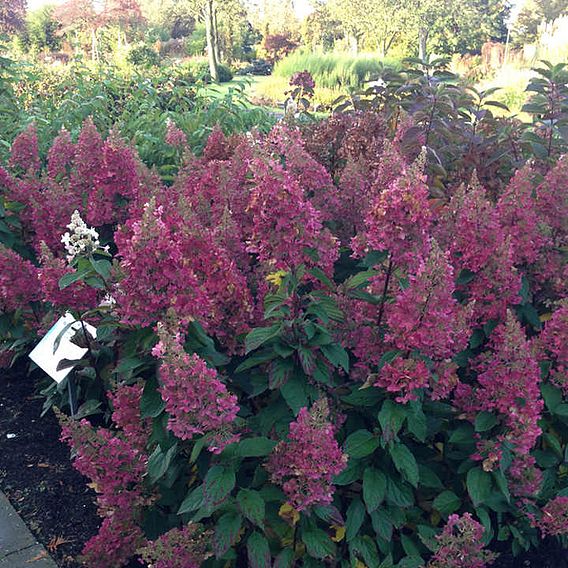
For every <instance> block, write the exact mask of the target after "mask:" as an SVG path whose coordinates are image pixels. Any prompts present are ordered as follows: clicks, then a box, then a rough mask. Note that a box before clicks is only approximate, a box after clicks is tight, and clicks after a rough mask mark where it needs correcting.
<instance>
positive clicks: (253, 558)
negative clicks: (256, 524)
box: [247, 531, 272, 568]
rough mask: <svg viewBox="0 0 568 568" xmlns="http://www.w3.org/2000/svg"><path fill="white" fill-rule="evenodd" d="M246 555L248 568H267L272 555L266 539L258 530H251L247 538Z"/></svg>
mask: <svg viewBox="0 0 568 568" xmlns="http://www.w3.org/2000/svg"><path fill="white" fill-rule="evenodd" d="M247 556H248V565H249V566H250V568H267V566H270V565H271V560H272V557H271V555H270V548H269V546H268V541H267V540H266V538H264V536H263V535H261V534H260V533H259V532H256V531H255V532H253V533H252V534H251V535H250V536H249V538H248V540H247Z"/></svg>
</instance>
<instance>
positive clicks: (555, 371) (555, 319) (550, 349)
mask: <svg viewBox="0 0 568 568" xmlns="http://www.w3.org/2000/svg"><path fill="white" fill-rule="evenodd" d="M538 346H539V358H540V359H542V360H545V361H550V362H551V364H552V367H551V370H550V376H551V379H552V381H553V382H554V383H555V384H556V385H557V386H559V387H560V388H561V389H562V390H563V391H564V393H565V394H568V299H564V300H562V301H561V302H560V306H559V307H558V308H557V309H556V310H555V311H554V312H553V314H552V317H551V319H550V321H548V322H547V323H546V324H545V326H544V331H543V332H542V333H541V334H540V336H539V338H538Z"/></svg>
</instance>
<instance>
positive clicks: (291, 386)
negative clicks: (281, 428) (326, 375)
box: [280, 376, 309, 416]
mask: <svg viewBox="0 0 568 568" xmlns="http://www.w3.org/2000/svg"><path fill="white" fill-rule="evenodd" d="M306 387H307V383H306V380H305V379H302V378H300V377H298V376H292V377H290V378H289V379H288V381H286V383H285V384H283V385H282V386H281V387H280V394H281V395H282V398H283V399H284V400H285V401H286V403H287V404H288V406H289V407H290V409H291V410H292V412H293V413H294V416H296V415H297V414H298V412H300V409H301V408H303V407H304V406H306V407H307V406H308V405H309V399H308V392H307V388H306Z"/></svg>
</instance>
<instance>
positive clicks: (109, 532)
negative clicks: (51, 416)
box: [59, 414, 147, 568]
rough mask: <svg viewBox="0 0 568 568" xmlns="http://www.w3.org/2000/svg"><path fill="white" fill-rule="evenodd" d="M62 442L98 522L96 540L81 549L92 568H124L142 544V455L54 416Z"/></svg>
mask: <svg viewBox="0 0 568 568" xmlns="http://www.w3.org/2000/svg"><path fill="white" fill-rule="evenodd" d="M59 420H60V422H61V425H62V429H61V440H62V441H65V442H67V443H68V444H69V446H70V447H71V448H72V449H73V452H74V461H73V466H74V467H75V469H77V471H79V472H80V473H81V474H83V475H85V476H86V477H88V478H89V479H90V480H91V482H92V483H91V486H92V487H93V488H94V489H95V491H96V492H97V494H98V495H97V503H98V507H99V514H100V515H101V516H102V517H103V523H102V526H101V528H100V530H99V532H98V534H97V535H95V536H94V537H93V538H91V539H90V540H89V541H88V542H87V544H86V545H85V547H84V549H83V555H84V556H85V558H86V561H87V564H88V565H89V566H93V567H94V568H103V567H104V568H107V567H108V566H116V567H120V566H123V565H124V564H126V563H127V562H128V560H129V559H130V558H131V557H132V555H133V554H134V553H135V551H136V550H137V548H138V547H139V546H140V545H141V544H142V538H143V535H142V531H141V529H140V527H139V519H138V517H139V515H140V511H141V508H142V507H143V506H144V504H145V502H146V500H147V499H146V497H145V495H144V491H143V486H142V481H143V475H144V474H145V472H146V463H147V455H146V454H145V453H144V452H143V451H142V450H141V449H140V448H138V447H136V446H135V444H133V443H132V442H131V441H130V440H127V439H125V438H123V437H121V436H119V435H117V434H116V433H114V432H112V431H110V430H107V429H104V428H99V429H98V430H95V429H94V428H93V427H92V426H91V425H90V424H89V422H87V420H81V421H75V420H73V419H69V418H67V417H65V416H63V415H62V414H59Z"/></svg>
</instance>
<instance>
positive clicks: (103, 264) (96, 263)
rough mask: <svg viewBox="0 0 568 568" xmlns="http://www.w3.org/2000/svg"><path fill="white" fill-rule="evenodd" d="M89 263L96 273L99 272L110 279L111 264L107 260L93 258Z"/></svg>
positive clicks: (106, 278)
mask: <svg viewBox="0 0 568 568" xmlns="http://www.w3.org/2000/svg"><path fill="white" fill-rule="evenodd" d="M91 264H92V265H93V268H94V269H95V271H96V272H97V274H100V275H101V276H102V277H103V278H104V279H105V280H109V279H110V271H111V268H112V264H111V263H110V262H109V261H108V260H106V259H105V258H103V259H101V260H93V261H92V263H91Z"/></svg>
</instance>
